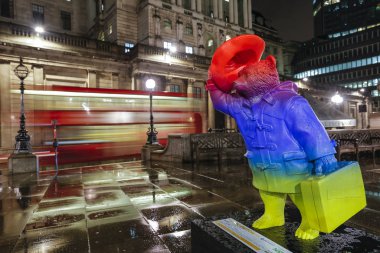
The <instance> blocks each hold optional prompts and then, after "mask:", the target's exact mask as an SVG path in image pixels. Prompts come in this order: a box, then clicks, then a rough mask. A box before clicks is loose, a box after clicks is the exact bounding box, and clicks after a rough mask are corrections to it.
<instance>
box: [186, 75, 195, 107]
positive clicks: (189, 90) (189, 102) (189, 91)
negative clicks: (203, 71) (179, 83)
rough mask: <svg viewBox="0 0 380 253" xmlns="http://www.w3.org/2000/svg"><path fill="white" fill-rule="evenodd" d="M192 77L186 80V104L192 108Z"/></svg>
mask: <svg viewBox="0 0 380 253" xmlns="http://www.w3.org/2000/svg"><path fill="white" fill-rule="evenodd" d="M194 81H195V80H194V79H189V80H187V105H188V108H193V105H194V103H193V102H194V96H193V88H194Z"/></svg>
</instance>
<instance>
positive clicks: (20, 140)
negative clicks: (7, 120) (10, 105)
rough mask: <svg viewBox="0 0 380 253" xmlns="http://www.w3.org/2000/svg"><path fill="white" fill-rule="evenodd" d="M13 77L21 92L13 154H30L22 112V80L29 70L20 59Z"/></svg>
mask: <svg viewBox="0 0 380 253" xmlns="http://www.w3.org/2000/svg"><path fill="white" fill-rule="evenodd" d="M14 73H15V75H16V76H17V77H18V78H19V79H20V92H21V109H20V130H18V134H17V136H16V137H15V139H16V145H15V150H14V153H16V154H18V153H31V152H32V147H31V145H30V136H29V135H28V131H26V127H25V119H26V118H25V111H24V90H25V88H24V80H25V78H26V77H27V76H28V74H29V69H28V68H27V67H26V66H25V65H24V64H23V62H22V58H21V57H20V64H19V65H18V66H17V67H16V68H15V69H14Z"/></svg>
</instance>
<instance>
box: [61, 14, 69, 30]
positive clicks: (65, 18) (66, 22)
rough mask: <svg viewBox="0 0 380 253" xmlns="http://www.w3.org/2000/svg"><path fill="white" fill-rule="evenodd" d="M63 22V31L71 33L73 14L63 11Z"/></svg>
mask: <svg viewBox="0 0 380 253" xmlns="http://www.w3.org/2000/svg"><path fill="white" fill-rule="evenodd" d="M61 20H62V28H63V30H68V31H71V13H70V12H67V11H61Z"/></svg>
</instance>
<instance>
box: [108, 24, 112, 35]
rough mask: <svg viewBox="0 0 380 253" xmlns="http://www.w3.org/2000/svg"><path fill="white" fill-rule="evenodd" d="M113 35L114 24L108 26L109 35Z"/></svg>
mask: <svg viewBox="0 0 380 253" xmlns="http://www.w3.org/2000/svg"><path fill="white" fill-rule="evenodd" d="M110 34H112V24H110V25H109V26H108V35H110Z"/></svg>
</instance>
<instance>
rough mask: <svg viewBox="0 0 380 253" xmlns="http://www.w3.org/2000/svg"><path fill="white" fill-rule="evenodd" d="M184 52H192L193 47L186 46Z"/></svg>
mask: <svg viewBox="0 0 380 253" xmlns="http://www.w3.org/2000/svg"><path fill="white" fill-rule="evenodd" d="M186 53H187V54H192V53H193V47H189V46H186Z"/></svg>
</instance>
